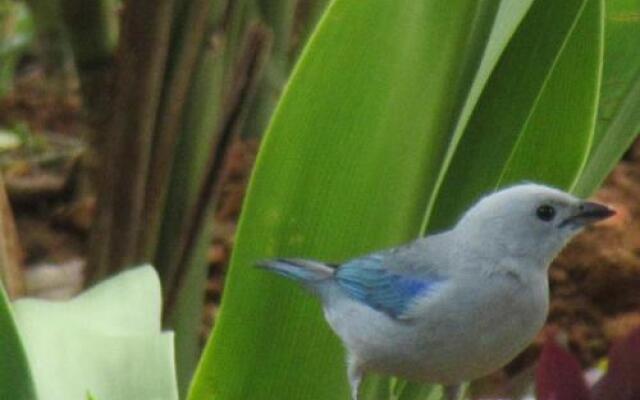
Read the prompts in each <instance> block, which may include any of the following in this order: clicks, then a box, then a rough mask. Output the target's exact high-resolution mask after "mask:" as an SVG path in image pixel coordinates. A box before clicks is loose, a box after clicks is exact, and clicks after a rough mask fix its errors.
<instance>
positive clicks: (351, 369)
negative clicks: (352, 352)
mask: <svg viewBox="0 0 640 400" xmlns="http://www.w3.org/2000/svg"><path fill="white" fill-rule="evenodd" d="M362 374H363V371H362V368H361V367H360V364H359V363H358V362H357V361H356V359H355V358H354V357H353V356H349V359H348V361H347V375H348V376H349V385H350V386H351V400H358V390H359V389H360V383H361V382H362Z"/></svg>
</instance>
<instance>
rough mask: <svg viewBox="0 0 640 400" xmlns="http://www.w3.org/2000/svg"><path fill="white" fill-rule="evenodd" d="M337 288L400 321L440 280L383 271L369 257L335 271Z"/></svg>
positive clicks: (378, 260)
mask: <svg viewBox="0 0 640 400" xmlns="http://www.w3.org/2000/svg"><path fill="white" fill-rule="evenodd" d="M335 279H336V281H337V283H338V285H339V286H340V287H341V288H342V289H343V290H344V291H345V292H346V293H347V294H348V295H349V296H351V297H353V298H354V299H356V300H358V301H361V302H363V303H365V304H367V305H369V306H370V307H373V308H374V309H376V310H378V311H382V312H384V313H386V314H387V315H389V316H391V317H393V318H401V317H402V314H403V313H404V312H405V311H407V309H408V308H409V306H410V305H411V303H412V302H413V301H414V300H415V299H416V298H417V297H419V296H423V295H425V294H427V293H428V292H429V291H431V290H433V289H434V287H435V286H437V284H438V283H439V282H441V281H442V278H440V277H437V276H432V277H413V276H409V275H407V274H403V273H399V272H394V271H391V270H389V269H387V268H385V267H384V265H383V257H382V256H380V255H372V256H367V257H363V258H358V259H356V260H353V261H350V262H348V263H346V264H344V265H342V266H341V267H340V268H338V269H337V270H336V273H335Z"/></svg>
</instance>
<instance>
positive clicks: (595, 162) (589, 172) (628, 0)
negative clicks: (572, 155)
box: [575, 0, 640, 196]
mask: <svg viewBox="0 0 640 400" xmlns="http://www.w3.org/2000/svg"><path fill="white" fill-rule="evenodd" d="M639 41H640V1H639V0H608V1H607V2H606V25H605V55H604V66H603V78H602V89H601V91H602V94H601V99H600V104H599V112H598V124H597V129H596V134H595V136H594V141H593V146H592V149H591V153H590V155H589V160H588V161H587V165H586V167H585V169H584V172H583V173H582V175H581V177H580V180H579V181H578V184H577V186H576V188H575V192H576V193H577V194H579V195H582V196H588V195H590V194H591V193H592V192H593V191H594V190H595V189H596V188H597V187H598V186H599V185H600V183H602V181H603V180H604V178H605V177H606V175H607V174H608V173H609V171H611V170H612V169H613V167H614V166H615V164H616V163H617V162H618V160H619V159H620V157H621V156H622V154H623V153H624V151H625V150H626V149H627V148H629V145H630V144H631V142H632V141H633V139H634V138H635V137H636V136H637V135H638V133H640V46H638V42H639Z"/></svg>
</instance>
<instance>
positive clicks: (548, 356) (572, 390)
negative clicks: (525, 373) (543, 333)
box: [536, 335, 591, 400]
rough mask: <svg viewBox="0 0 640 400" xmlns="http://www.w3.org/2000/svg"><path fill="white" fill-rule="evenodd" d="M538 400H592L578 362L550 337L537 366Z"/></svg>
mask: <svg viewBox="0 0 640 400" xmlns="http://www.w3.org/2000/svg"><path fill="white" fill-rule="evenodd" d="M536 396H537V398H538V400H590V398H591V396H590V395H589V389H588V388H587V383H586V382H585V380H584V376H583V374H582V368H581V367H580V364H579V363H578V361H577V360H576V359H575V358H574V357H573V356H572V355H571V354H570V353H569V352H568V351H566V350H565V349H563V348H562V347H561V346H560V345H559V344H558V343H557V342H556V340H555V339H553V338H552V337H551V335H549V337H548V338H547V341H546V343H545V344H544V346H543V347H542V354H541V355H540V360H538V365H537V366H536Z"/></svg>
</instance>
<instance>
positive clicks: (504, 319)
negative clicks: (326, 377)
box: [257, 183, 615, 400]
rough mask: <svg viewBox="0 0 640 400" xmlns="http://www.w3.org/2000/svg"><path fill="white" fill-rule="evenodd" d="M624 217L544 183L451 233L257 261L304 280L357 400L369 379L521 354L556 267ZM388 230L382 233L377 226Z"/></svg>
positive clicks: (463, 368)
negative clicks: (337, 343) (372, 248)
mask: <svg viewBox="0 0 640 400" xmlns="http://www.w3.org/2000/svg"><path fill="white" fill-rule="evenodd" d="M614 214H615V211H614V210H613V209H612V208H610V207H608V206H606V205H603V204H600V203H596V202H592V201H586V200H582V199H580V198H577V197H575V196H573V195H571V194H569V193H566V192H564V191H561V190H559V189H556V188H553V187H549V186H546V185H543V184H538V183H520V184H516V185H513V186H510V187H506V188H504V189H501V190H497V191H494V192H492V193H489V194H487V195H485V196H483V197H481V198H480V199H479V200H478V201H477V202H476V203H475V204H474V205H472V206H471V207H470V208H469V209H468V210H467V211H466V212H464V213H463V215H462V216H461V217H460V218H459V220H458V222H457V223H456V224H455V225H454V226H453V227H452V228H450V229H448V230H445V231H442V232H439V233H434V234H431V235H428V236H425V237H422V238H418V239H417V240H414V241H412V242H410V243H407V244H404V245H401V246H399V247H394V248H389V249H384V250H380V251H376V252H373V253H370V254H366V255H363V256H359V257H356V258H353V259H350V260H348V261H346V262H343V263H341V264H339V265H337V264H332V263H326V262H322V261H317V260H310V259H304V258H278V259H271V260H266V261H261V262H259V263H257V266H259V267H262V268H266V269H267V270H270V271H272V272H275V273H277V274H279V275H282V276H285V277H287V278H290V279H292V280H294V281H297V282H299V283H301V284H302V286H304V287H305V288H306V289H308V291H310V292H311V293H312V294H314V295H316V296H317V297H318V298H319V299H320V302H321V304H322V306H323V311H324V316H325V319H326V321H327V322H328V325H329V326H330V328H331V329H332V330H333V331H334V332H335V334H336V335H337V336H338V337H339V338H340V339H341V341H342V343H343V345H344V348H345V350H346V355H347V357H346V359H347V361H346V366H347V376H348V381H349V384H350V389H351V398H352V399H353V400H357V399H358V391H359V387H360V384H361V382H362V379H363V376H364V374H365V373H368V372H374V373H378V374H382V375H392V376H396V377H400V378H404V379H407V380H410V381H417V382H428V383H434V384H442V385H445V386H444V387H445V393H446V396H447V397H448V398H449V399H453V398H456V397H457V396H458V394H457V393H458V388H459V387H460V384H461V383H462V382H466V381H470V380H473V379H476V378H479V377H482V376H485V375H487V374H489V373H491V372H493V371H495V370H497V369H499V368H501V367H503V366H504V365H506V364H507V363H508V362H509V361H511V360H512V359H513V358H515V357H516V356H517V355H518V354H519V353H520V352H521V351H522V350H523V349H524V348H525V347H526V346H527V345H528V344H530V343H531V342H532V341H533V339H534V337H535V336H536V334H537V333H538V332H539V331H540V329H541V328H542V327H543V325H544V323H545V320H546V317H547V313H548V308H549V283H548V274H547V272H548V268H549V265H550V263H551V261H552V260H553V259H554V258H555V257H556V255H557V254H558V253H559V252H560V250H561V249H562V248H563V247H564V246H565V245H566V244H567V243H568V242H569V240H570V239H571V238H573V237H574V236H575V235H576V234H578V233H579V232H580V231H582V230H583V228H585V227H586V226H588V225H591V224H593V223H595V222H597V221H601V220H603V219H606V218H609V217H611V216H613V215H614ZM378 229H382V228H378Z"/></svg>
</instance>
